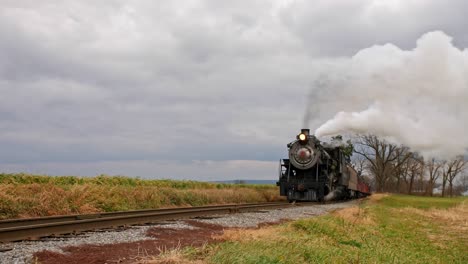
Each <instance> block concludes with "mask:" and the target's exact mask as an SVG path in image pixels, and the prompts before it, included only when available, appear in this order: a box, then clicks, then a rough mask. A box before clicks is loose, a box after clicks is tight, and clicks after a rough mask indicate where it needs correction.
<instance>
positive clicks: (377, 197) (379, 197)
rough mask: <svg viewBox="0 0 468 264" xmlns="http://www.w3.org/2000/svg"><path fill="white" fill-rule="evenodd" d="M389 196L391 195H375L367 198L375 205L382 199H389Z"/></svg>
mask: <svg viewBox="0 0 468 264" xmlns="http://www.w3.org/2000/svg"><path fill="white" fill-rule="evenodd" d="M389 195H390V194H388V193H373V194H372V195H371V196H369V197H368V198H367V200H368V201H370V202H372V203H375V202H378V201H380V200H382V198H384V197H388V196H389Z"/></svg>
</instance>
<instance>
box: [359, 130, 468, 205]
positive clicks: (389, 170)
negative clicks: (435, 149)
mask: <svg viewBox="0 0 468 264" xmlns="http://www.w3.org/2000/svg"><path fill="white" fill-rule="evenodd" d="M352 142H353V148H354V149H353V152H354V155H353V158H352V163H353V165H354V167H355V168H356V169H357V170H358V171H361V172H362V175H363V177H366V178H367V180H368V181H369V183H370V184H371V187H372V189H373V191H376V192H396V193H407V194H421V195H428V196H433V195H434V191H433V190H434V188H436V187H439V188H441V192H442V193H441V195H442V196H450V197H452V196H454V195H460V193H462V192H464V191H467V190H468V174H467V172H466V167H468V166H467V164H468V161H467V160H466V158H465V157H464V156H457V157H455V158H453V159H451V160H441V159H436V158H432V159H424V157H422V156H421V155H420V154H418V153H416V152H412V151H410V149H409V148H407V147H405V146H401V145H396V144H392V143H389V142H388V141H386V140H384V139H381V138H379V137H377V136H375V135H358V136H356V137H355V138H353V140H352Z"/></svg>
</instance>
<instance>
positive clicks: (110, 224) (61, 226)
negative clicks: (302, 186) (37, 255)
mask: <svg viewBox="0 0 468 264" xmlns="http://www.w3.org/2000/svg"><path fill="white" fill-rule="evenodd" d="M289 206H291V204H289V203H286V202H278V203H259V204H230V205H213V206H200V207H184V208H168V209H153V210H137V211H124V212H113V213H100V214H85V215H68V216H49V217H40V218H28V219H12V220H1V221H0V242H11V241H20V240H31V239H38V238H40V237H47V236H58V235H63V234H73V233H79V232H85V231H93V230H98V229H103V228H116V227H121V226H129V225H137V224H150V223H157V222H159V221H162V220H172V219H181V218H190V217H196V216H207V215H213V214H226V213H237V212H245V211H255V210H260V209H272V208H280V207H289Z"/></svg>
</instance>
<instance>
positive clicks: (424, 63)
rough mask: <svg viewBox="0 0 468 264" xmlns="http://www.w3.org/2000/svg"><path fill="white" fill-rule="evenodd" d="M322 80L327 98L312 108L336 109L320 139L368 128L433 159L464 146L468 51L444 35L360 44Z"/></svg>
mask: <svg viewBox="0 0 468 264" xmlns="http://www.w3.org/2000/svg"><path fill="white" fill-rule="evenodd" d="M322 79H324V81H323V80H322V81H321V82H322V84H321V86H322V88H321V90H323V88H325V89H326V91H325V92H323V94H324V95H326V96H323V95H322V96H321V97H322V98H314V101H313V102H314V103H317V102H323V103H320V104H319V106H317V105H315V106H314V109H317V108H320V109H321V111H324V110H323V109H328V110H330V109H331V110H332V112H333V113H336V112H338V113H337V114H336V115H335V116H334V117H333V118H332V119H330V120H328V121H326V122H325V123H324V124H322V125H321V126H320V127H319V128H318V129H317V130H316V131H315V134H316V136H318V137H324V136H329V135H334V134H338V133H347V132H351V133H372V134H375V135H378V136H380V137H383V138H385V139H387V140H389V141H391V142H393V143H398V144H404V145H406V146H408V147H410V148H411V149H412V150H413V151H418V152H420V153H422V154H423V155H424V156H435V157H453V156H455V155H460V154H465V153H466V151H467V149H468V133H467V132H468V50H467V49H463V50H460V49H459V48H457V47H455V46H454V45H453V44H452V38H451V37H449V36H447V35H446V34H445V33H443V32H440V31H435V32H429V33H426V34H424V35H423V36H422V37H420V38H419V39H418V41H417V45H416V48H414V49H413V50H402V49H400V48H398V47H396V46H394V45H392V44H386V45H383V46H373V47H370V48H366V49H363V50H361V51H359V52H358V53H357V54H356V55H354V56H353V57H352V58H350V59H344V60H341V61H340V62H339V63H337V65H335V67H333V70H330V69H328V72H326V73H325V77H324V78H322ZM319 97H320V96H319ZM325 97H327V99H325ZM324 99H325V100H324ZM328 110H327V111H328ZM309 112H310V109H309Z"/></svg>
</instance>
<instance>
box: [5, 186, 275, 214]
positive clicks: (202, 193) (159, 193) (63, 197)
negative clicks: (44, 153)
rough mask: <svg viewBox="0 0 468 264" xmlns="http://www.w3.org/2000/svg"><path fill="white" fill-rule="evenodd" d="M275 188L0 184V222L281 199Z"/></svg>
mask: <svg viewBox="0 0 468 264" xmlns="http://www.w3.org/2000/svg"><path fill="white" fill-rule="evenodd" d="M280 199H281V198H280V197H279V192H278V191H277V189H276V187H272V188H271V189H259V188H249V187H238V188H236V187H234V188H229V189H227V188H226V189H175V188H170V187H157V186H106V185H91V184H83V185H67V186H57V185H54V184H51V183H47V184H37V183H33V184H0V219H7V218H28V217H38V216H51V215H67V214H86V213H96V212H111V211H125V210H138V209H150V208H163V207H176V206H202V205H208V204H228V203H255V202H270V201H274V200H280Z"/></svg>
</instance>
